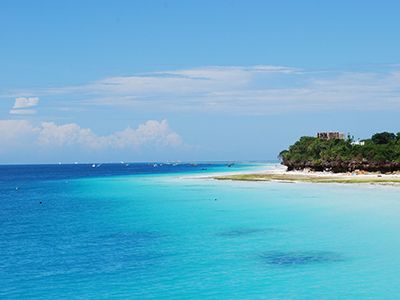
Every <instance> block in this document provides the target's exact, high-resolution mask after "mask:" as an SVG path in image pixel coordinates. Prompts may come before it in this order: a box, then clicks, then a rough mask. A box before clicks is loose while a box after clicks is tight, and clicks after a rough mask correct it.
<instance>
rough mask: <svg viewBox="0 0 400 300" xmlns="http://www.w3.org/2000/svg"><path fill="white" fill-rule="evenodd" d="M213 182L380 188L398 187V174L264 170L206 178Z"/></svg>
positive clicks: (399, 175) (399, 182) (282, 169)
mask: <svg viewBox="0 0 400 300" xmlns="http://www.w3.org/2000/svg"><path fill="white" fill-rule="evenodd" d="M208 178H212V179H214V180H231V181H265V182H269V181H274V182H284V183H296V182H303V183H339V184H370V185H371V184H372V185H381V186H395V187H400V174H377V173H368V174H354V173H353V174H352V173H326V172H303V171H286V167H285V168H276V169H275V170H266V171H262V172H257V173H251V174H250V173H246V174H243V173H241V174H238V173H231V174H223V175H218V176H208Z"/></svg>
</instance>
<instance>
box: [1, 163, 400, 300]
mask: <svg viewBox="0 0 400 300" xmlns="http://www.w3.org/2000/svg"><path fill="white" fill-rule="evenodd" d="M275 165H276V164H266V163H265V164H260V163H259V164H249V163H247V164H235V165H233V166H231V167H228V166H227V165H225V164H222V163H221V164H215V163H213V164H210V165H209V164H198V165H197V166H192V165H188V164H181V165H177V166H173V165H166V164H163V165H162V166H160V165H159V164H157V166H156V167H154V166H152V165H148V164H129V165H128V166H127V165H125V164H102V165H100V166H99V167H92V165H87V164H78V165H75V164H74V165H26V166H19V165H13V166H0V195H1V199H0V220H1V223H0V299H399V298H400V287H399V282H400V193H399V191H400V190H399V189H398V188H393V187H379V186H372V185H371V186H370V185H340V184H306V183H295V184H293V183H278V182H231V181H216V180H211V179H205V178H201V177H198V176H204V175H209V174H213V173H222V172H241V171H251V170H256V169H257V170H259V169H268V168H276V166H275Z"/></svg>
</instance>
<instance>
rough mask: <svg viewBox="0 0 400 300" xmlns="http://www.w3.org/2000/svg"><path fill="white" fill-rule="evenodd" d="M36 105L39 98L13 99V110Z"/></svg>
mask: <svg viewBox="0 0 400 300" xmlns="http://www.w3.org/2000/svg"><path fill="white" fill-rule="evenodd" d="M38 103H39V97H32V98H24V97H18V98H15V104H14V106H13V108H25V107H31V106H36V105H37V104H38Z"/></svg>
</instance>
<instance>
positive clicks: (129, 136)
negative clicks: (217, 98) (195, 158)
mask: <svg viewBox="0 0 400 300" xmlns="http://www.w3.org/2000/svg"><path fill="white" fill-rule="evenodd" d="M42 126H43V129H42V130H41V131H40V134H39V138H38V143H39V144H42V145H44V146H46V145H56V146H63V145H69V146H70V145H73V144H81V145H85V146H88V147H92V148H101V147H114V148H124V147H133V148H135V147H138V146H142V145H153V146H157V147H165V146H172V147H178V146H180V145H182V138H181V137H180V136H179V135H178V134H177V133H176V132H174V131H173V130H171V129H170V128H169V125H168V123H167V120H163V121H162V122H158V121H152V120H150V121H147V122H146V124H141V125H139V127H138V129H136V130H134V129H132V128H130V127H129V126H128V127H127V128H126V129H125V130H124V131H120V132H116V133H115V134H112V135H109V136H97V135H96V134H95V133H93V131H92V130H91V129H85V128H81V127H80V126H79V125H77V124H75V123H72V124H66V125H60V126H58V125H56V124H55V123H54V122H43V123H42Z"/></svg>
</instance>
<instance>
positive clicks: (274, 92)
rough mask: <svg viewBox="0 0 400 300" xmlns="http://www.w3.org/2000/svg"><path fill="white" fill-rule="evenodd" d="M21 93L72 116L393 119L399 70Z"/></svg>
mask: <svg viewBox="0 0 400 300" xmlns="http://www.w3.org/2000/svg"><path fill="white" fill-rule="evenodd" d="M27 93H31V94H33V93H36V94H37V95H54V100H53V104H54V103H57V97H60V95H68V97H69V99H70V100H69V101H68V104H67V105H69V106H70V107H75V108H77V107H79V108H80V109H85V107H87V108H89V107H93V106H114V107H119V108H121V109H124V110H127V109H128V110H129V109H130V110H136V111H138V110H140V111H149V112H163V113H168V112H172V113H205V114H228V115H271V114H288V113H289V114H292V113H304V112H324V111H325V112H326V111H344V110H354V111H357V110H376V109H379V110H382V109H383V110H398V111H400V66H399V65H390V66H380V67H376V68H375V69H374V70H372V71H363V70H362V71H343V70H319V71H314V70H301V69H296V68H288V67H281V66H262V65H261V66H253V67H218V66H210V67H201V68H191V69H181V70H173V71H162V72H149V73H138V74H134V75H130V76H115V77H110V78H105V79H102V80H97V81H93V82H91V83H89V84H86V85H83V86H70V87H64V88H45V89H41V90H35V91H25V92H24V93H22V92H21V95H22V94H27ZM17 99H19V98H17ZM21 99H26V100H19V101H18V105H19V106H23V105H28V103H29V105H33V104H34V103H36V104H37V102H35V101H34V100H29V99H35V98H21ZM60 103H63V104H66V103H65V102H60ZM16 105H17V101H16ZM64 108H65V107H64ZM13 113H15V112H13Z"/></svg>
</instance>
